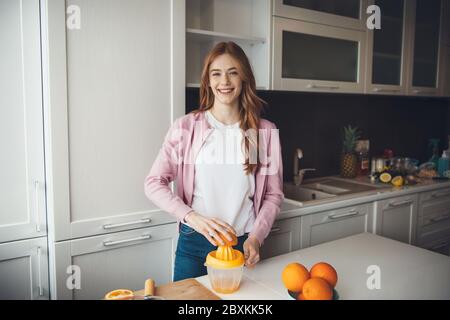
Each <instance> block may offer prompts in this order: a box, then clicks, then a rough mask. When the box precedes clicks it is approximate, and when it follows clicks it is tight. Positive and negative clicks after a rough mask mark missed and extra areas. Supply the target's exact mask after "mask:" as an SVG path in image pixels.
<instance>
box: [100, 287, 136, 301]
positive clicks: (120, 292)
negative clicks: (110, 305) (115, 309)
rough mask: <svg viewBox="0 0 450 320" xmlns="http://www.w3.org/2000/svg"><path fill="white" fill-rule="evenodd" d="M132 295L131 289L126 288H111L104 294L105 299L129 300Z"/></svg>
mask: <svg viewBox="0 0 450 320" xmlns="http://www.w3.org/2000/svg"><path fill="white" fill-rule="evenodd" d="M133 297H134V295H133V291H131V290H128V289H117V290H113V291H110V292H108V293H107V294H106V295H105V299H106V300H131V299H133Z"/></svg>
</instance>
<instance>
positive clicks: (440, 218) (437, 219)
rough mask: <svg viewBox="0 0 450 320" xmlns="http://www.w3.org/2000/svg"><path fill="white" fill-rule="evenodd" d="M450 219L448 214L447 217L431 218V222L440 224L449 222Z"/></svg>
mask: <svg viewBox="0 0 450 320" xmlns="http://www.w3.org/2000/svg"><path fill="white" fill-rule="evenodd" d="M448 218H450V215H448V214H446V215H445V216H440V217H438V218H431V219H430V221H431V222H439V221H442V220H447V219H448Z"/></svg>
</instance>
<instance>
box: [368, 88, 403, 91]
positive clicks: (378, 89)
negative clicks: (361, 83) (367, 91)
mask: <svg viewBox="0 0 450 320" xmlns="http://www.w3.org/2000/svg"><path fill="white" fill-rule="evenodd" d="M373 91H375V92H399V91H400V90H398V89H383V88H373Z"/></svg>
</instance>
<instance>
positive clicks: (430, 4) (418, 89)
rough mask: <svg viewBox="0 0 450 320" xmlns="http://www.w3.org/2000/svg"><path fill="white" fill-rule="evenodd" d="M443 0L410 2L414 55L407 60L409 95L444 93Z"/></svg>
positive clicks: (411, 43)
mask: <svg viewBox="0 0 450 320" xmlns="http://www.w3.org/2000/svg"><path fill="white" fill-rule="evenodd" d="M444 2H445V1H441V0H415V1H408V2H407V5H408V10H409V16H410V17H411V18H410V21H409V28H410V29H411V30H413V32H412V33H411V35H410V38H409V40H408V41H409V50H410V54H411V57H410V59H409V61H408V83H407V94H408V95H425V96H436V95H441V94H442V90H443V83H442V81H441V79H442V77H441V76H440V72H444V68H443V54H444V50H443V43H442V42H441V39H442V33H443V28H444V24H443V20H444V10H443V9H444Z"/></svg>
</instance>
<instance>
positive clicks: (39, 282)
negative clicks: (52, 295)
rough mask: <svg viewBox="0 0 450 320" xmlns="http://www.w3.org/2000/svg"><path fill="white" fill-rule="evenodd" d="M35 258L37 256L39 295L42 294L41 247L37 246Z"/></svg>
mask: <svg viewBox="0 0 450 320" xmlns="http://www.w3.org/2000/svg"><path fill="white" fill-rule="evenodd" d="M37 258H38V288H39V296H41V297H42V296H43V295H44V288H42V278H41V247H38V248H37Z"/></svg>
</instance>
